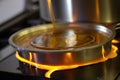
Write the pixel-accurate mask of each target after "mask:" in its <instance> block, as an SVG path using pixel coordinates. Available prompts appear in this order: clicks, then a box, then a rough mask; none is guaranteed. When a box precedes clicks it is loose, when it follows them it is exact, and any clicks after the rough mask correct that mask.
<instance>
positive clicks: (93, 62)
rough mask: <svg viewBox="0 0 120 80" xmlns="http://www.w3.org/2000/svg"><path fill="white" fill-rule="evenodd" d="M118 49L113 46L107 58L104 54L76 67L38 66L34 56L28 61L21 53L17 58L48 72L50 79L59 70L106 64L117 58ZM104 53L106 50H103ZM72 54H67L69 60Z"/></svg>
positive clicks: (75, 65) (46, 75) (47, 75)
mask: <svg viewBox="0 0 120 80" xmlns="http://www.w3.org/2000/svg"><path fill="white" fill-rule="evenodd" d="M116 51H117V47H116V46H114V45H112V50H111V52H110V54H108V55H107V56H105V55H104V54H103V58H101V59H98V60H93V61H88V62H85V63H80V64H74V65H62V66H52V65H44V64H38V63H35V62H32V61H31V60H32V55H31V53H30V54H29V55H30V59H29V60H27V59H24V58H23V57H21V56H19V53H18V51H16V58H17V59H18V60H20V61H22V62H24V63H27V64H30V65H32V66H35V67H37V68H39V69H43V70H48V71H47V72H46V74H45V77H47V78H50V75H51V74H52V73H53V72H55V71H58V70H66V69H73V68H77V67H80V66H86V65H91V64H96V63H99V62H104V61H106V60H108V59H109V58H114V57H116V56H117V53H116ZM103 53H104V49H103ZM70 54H71V53H67V55H68V56H69V58H70V57H71V55H70ZM67 55H66V56H67ZM34 56H35V55H34Z"/></svg>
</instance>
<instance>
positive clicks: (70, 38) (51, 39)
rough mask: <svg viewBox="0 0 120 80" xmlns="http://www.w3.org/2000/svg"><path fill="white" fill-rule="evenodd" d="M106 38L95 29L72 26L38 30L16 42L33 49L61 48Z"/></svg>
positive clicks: (83, 44) (94, 43)
mask: <svg viewBox="0 0 120 80" xmlns="http://www.w3.org/2000/svg"><path fill="white" fill-rule="evenodd" d="M107 39H109V37H108V36H107V35H106V34H105V33H103V32H100V31H97V30H91V31H90V30H88V31H85V32H84V31H81V29H80V28H79V27H73V28H67V29H59V30H56V32H54V33H53V31H46V32H43V33H40V32H39V30H38V31H35V32H31V33H30V34H29V35H28V34H27V35H24V36H21V38H19V39H18V40H17V42H16V43H17V45H19V46H20V47H23V48H29V49H34V50H36V49H37V50H39V49H46V50H47V49H48V50H49V49H51V50H61V49H74V48H81V47H88V46H94V45H98V44H100V43H103V42H105V41H106V40H107ZM21 41H22V42H21Z"/></svg>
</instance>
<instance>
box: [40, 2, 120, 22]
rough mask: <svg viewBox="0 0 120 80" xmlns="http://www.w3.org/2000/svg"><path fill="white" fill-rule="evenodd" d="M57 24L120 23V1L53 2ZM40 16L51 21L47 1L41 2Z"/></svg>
mask: <svg viewBox="0 0 120 80" xmlns="http://www.w3.org/2000/svg"><path fill="white" fill-rule="evenodd" d="M51 1H52V6H53V11H54V15H55V19H56V21H57V22H98V23H116V22H119V21H120V15H119V14H120V7H119V4H120V0H92V1H91V0H89V1H88V0H51ZM39 3H40V16H41V17H42V18H43V19H44V20H46V21H50V17H49V11H48V6H47V0H39Z"/></svg>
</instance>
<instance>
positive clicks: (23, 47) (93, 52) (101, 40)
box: [9, 23, 115, 65]
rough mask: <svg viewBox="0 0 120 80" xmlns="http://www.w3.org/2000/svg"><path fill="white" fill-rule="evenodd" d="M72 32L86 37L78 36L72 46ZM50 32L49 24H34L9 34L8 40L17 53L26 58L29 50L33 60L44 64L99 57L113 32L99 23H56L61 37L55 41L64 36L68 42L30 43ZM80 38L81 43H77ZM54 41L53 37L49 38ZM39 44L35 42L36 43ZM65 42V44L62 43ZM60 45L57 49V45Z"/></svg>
mask: <svg viewBox="0 0 120 80" xmlns="http://www.w3.org/2000/svg"><path fill="white" fill-rule="evenodd" d="M71 31H72V32H76V33H80V34H81V33H82V34H85V35H87V37H81V35H80V37H81V38H80V40H78V41H77V42H76V43H80V44H81V45H77V46H74V47H73V45H75V44H72V46H70V45H71V44H69V43H75V40H73V41H71V40H72V39H73V36H71V35H73V34H71ZM50 32H52V24H44V25H37V26H33V27H29V28H26V29H23V30H20V31H18V32H16V33H14V34H13V35H12V36H11V37H10V38H9V43H10V44H11V45H12V46H13V47H15V48H16V49H17V50H18V52H19V55H20V56H21V57H23V58H25V59H27V60H29V59H30V56H29V53H30V52H31V53H32V56H33V58H32V60H31V61H33V62H36V63H39V64H46V65H74V64H79V63H83V62H87V61H92V60H96V59H101V58H103V54H102V52H103V49H104V56H106V55H108V54H109V53H110V51H111V40H112V39H113V38H114V36H115V31H114V29H110V28H108V27H105V26H103V25H100V24H91V23H79V24H69V23H68V24H57V28H56V32H58V35H57V36H59V35H63V34H64V35H65V36H64V35H63V39H61V40H59V39H57V44H61V43H60V42H61V41H62V40H65V41H66V40H68V42H69V43H68V44H67V43H65V42H64V44H63V46H62V47H63V48H62V47H61V46H57V45H55V46H53V47H49V46H42V48H41V47H40V46H39V45H36V43H34V44H33V43H31V41H33V40H36V38H37V37H39V35H41V34H43V33H48V34H49V33H50ZM81 41H83V43H81ZM53 43H54V40H53ZM38 44H39V43H38ZM66 45H67V46H66ZM59 48H60V49H59Z"/></svg>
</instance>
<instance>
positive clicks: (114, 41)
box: [112, 39, 120, 44]
mask: <svg viewBox="0 0 120 80" xmlns="http://www.w3.org/2000/svg"><path fill="white" fill-rule="evenodd" d="M112 43H114V44H117V43H120V42H119V41H118V40H115V39H113V40H112Z"/></svg>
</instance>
